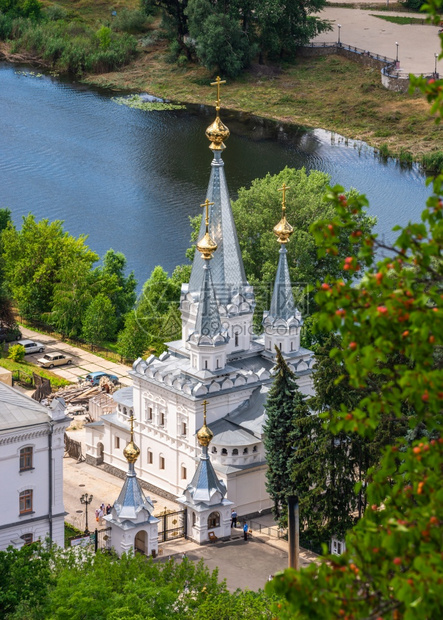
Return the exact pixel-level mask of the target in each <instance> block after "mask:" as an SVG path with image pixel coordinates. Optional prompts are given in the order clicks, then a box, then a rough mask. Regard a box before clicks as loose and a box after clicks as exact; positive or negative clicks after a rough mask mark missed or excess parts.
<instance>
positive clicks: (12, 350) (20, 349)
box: [8, 344, 26, 362]
mask: <svg viewBox="0 0 443 620" xmlns="http://www.w3.org/2000/svg"><path fill="white" fill-rule="evenodd" d="M25 353H26V351H25V347H24V346H23V345H22V344H14V345H12V347H9V349H8V359H10V360H13V361H14V362H23V360H24V359H25Z"/></svg>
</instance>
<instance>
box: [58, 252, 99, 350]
mask: <svg viewBox="0 0 443 620" xmlns="http://www.w3.org/2000/svg"><path fill="white" fill-rule="evenodd" d="M93 293H94V287H93V277H92V272H91V269H90V266H89V265H88V264H87V263H84V262H83V263H80V264H79V265H66V266H65V267H64V268H63V269H62V270H61V272H60V281H59V282H57V284H56V285H55V286H54V293H53V303H52V312H51V313H50V314H49V315H48V320H49V322H50V323H51V325H53V326H54V327H55V328H56V329H57V330H59V331H60V332H61V334H62V335H63V336H65V337H68V338H79V337H80V336H81V332H82V329H83V320H84V315H85V312H86V309H87V308H88V306H89V304H90V303H91V301H92V298H93Z"/></svg>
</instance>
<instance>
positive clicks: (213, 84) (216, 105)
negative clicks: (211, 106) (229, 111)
mask: <svg viewBox="0 0 443 620" xmlns="http://www.w3.org/2000/svg"><path fill="white" fill-rule="evenodd" d="M220 84H226V80H221V79H220V76H219V75H217V79H216V80H215V82H211V86H217V101H216V103H215V109H216V110H217V112H218V111H219V110H220Z"/></svg>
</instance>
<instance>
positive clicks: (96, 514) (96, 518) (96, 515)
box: [95, 508, 100, 523]
mask: <svg viewBox="0 0 443 620" xmlns="http://www.w3.org/2000/svg"><path fill="white" fill-rule="evenodd" d="M99 512H100V510H99V509H98V508H97V510H96V511H95V520H96V521H97V523H98V515H99Z"/></svg>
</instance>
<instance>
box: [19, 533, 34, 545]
mask: <svg viewBox="0 0 443 620" xmlns="http://www.w3.org/2000/svg"><path fill="white" fill-rule="evenodd" d="M20 538H21V539H22V540H23V541H24V542H23V544H24V545H30V544H31V543H32V541H33V540H34V536H33V534H31V533H29V534H23V536H20Z"/></svg>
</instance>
